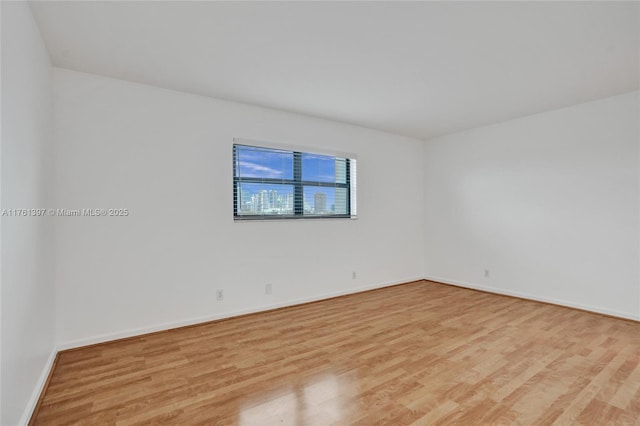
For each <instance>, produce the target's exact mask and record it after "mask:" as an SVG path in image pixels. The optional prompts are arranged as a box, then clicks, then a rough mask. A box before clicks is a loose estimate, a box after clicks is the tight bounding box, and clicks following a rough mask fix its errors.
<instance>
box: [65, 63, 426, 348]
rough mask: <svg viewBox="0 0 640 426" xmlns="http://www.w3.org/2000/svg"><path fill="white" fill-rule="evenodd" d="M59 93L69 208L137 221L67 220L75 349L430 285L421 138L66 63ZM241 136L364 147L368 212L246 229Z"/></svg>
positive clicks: (68, 321)
mask: <svg viewBox="0 0 640 426" xmlns="http://www.w3.org/2000/svg"><path fill="white" fill-rule="evenodd" d="M54 93H55V94H54V98H55V110H56V140H57V142H56V143H57V145H56V169H57V176H56V179H55V184H56V191H57V193H56V197H57V199H56V203H57V207H59V208H69V209H73V208H98V207H100V208H102V207H103V208H110V207H113V208H128V209H130V211H131V215H130V216H129V217H124V218H111V217H106V218H90V217H81V218H78V217H66V218H57V220H56V231H57V234H56V235H57V237H56V256H57V275H56V283H57V284H56V288H57V294H56V297H57V299H56V300H57V330H58V333H59V334H58V335H59V339H60V340H59V341H60V343H61V344H62V347H67V346H74V345H78V344H85V343H90V342H94V341H100V340H106V339H110V338H114V337H119V336H124V335H129V334H132V333H135V332H140V331H149V330H153V329H159V328H162V327H163V326H166V325H177V324H182V323H188V322H194V321H200V320H204V319H207V318H216V317H222V316H228V315H231V314H234V313H239V312H248V311H254V310H258V309H262V308H266V307H270V306H279V305H285V304H291V303H295V302H298V301H304V300H311V299H317V298H322V297H325V296H328V295H335V294H343V293H348V292H354V291H356V290H358V289H364V288H371V287H376V286H381V285H385V284H389V283H399V282H405V281H409V280H413V279H418V278H421V277H422V275H423V268H422V261H423V245H422V221H423V214H422V143H421V142H419V141H416V140H412V139H407V138H403V137H398V136H393V135H389V134H385V133H381V132H377V131H372V130H367V129H363V128H358V127H354V126H349V125H345V124H339V123H335V122H330V121H325V120H319V119H314V118H309V117H304V116H299V115H293V114H288V113H284V112H278V111H274V110H268V109H262V108H257V107H251V106H247V105H242V104H236V103H230V102H224V101H219V100H214V99H210V98H205V97H198V96H194V95H189V94H185V93H180V92H173V91H168V90H163V89H158V88H154V87H150V86H144V85H140V84H133V83H127V82H124V81H119V80H113V79H107V78H103V77H98V76H93V75H88V74H82V73H76V72H72V71H67V70H62V69H54ZM234 137H242V138H250V139H259V140H264V141H271V142H275V143H279V144H288V145H298V146H303V147H308V148H309V149H313V148H325V149H329V150H339V151H343V152H353V153H356V154H357V155H358V185H359V186H358V213H359V218H358V219H357V220H348V219H341V220H335V219H334V220H306V221H305V220H295V221H269V222H246V221H245V222H238V223H235V222H234V221H233V213H232V212H233V210H232V196H233V194H232V164H231V158H232V143H233V138H234ZM352 271H356V272H357V279H356V280H353V279H352V277H351V273H352ZM266 283H271V284H273V294H272V295H265V294H264V286H265V284H266ZM216 289H224V292H225V300H224V301H222V302H217V301H216V297H215V291H216Z"/></svg>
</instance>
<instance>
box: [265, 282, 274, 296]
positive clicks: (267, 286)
mask: <svg viewBox="0 0 640 426" xmlns="http://www.w3.org/2000/svg"><path fill="white" fill-rule="evenodd" d="M271 290H272V286H271V284H266V285H265V286H264V294H271Z"/></svg>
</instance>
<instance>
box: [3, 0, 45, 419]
mask: <svg viewBox="0 0 640 426" xmlns="http://www.w3.org/2000/svg"><path fill="white" fill-rule="evenodd" d="M1 7H2V190H1V193H2V195H1V204H2V209H14V208H43V207H46V206H47V205H48V204H49V202H50V197H51V191H50V187H49V185H50V182H51V176H50V169H51V158H50V150H51V147H52V139H53V138H52V129H53V126H52V100H51V65H50V62H49V55H48V53H47V51H46V49H45V47H44V44H43V41H42V39H41V37H40V33H39V31H38V28H37V27H36V24H35V22H34V20H33V17H32V16H31V12H30V10H29V7H28V5H27V3H24V2H2V5H1ZM50 225H51V221H50V220H49V219H47V218H38V217H7V216H3V217H2V245H1V259H2V273H1V275H0V279H1V284H2V288H1V296H2V302H1V312H2V313H1V317H2V327H1V328H2V346H1V347H2V362H1V364H2V368H1V373H0V374H1V381H2V385H1V393H2V397H1V404H2V414H1V417H0V424H2V425H15V424H18V423H20V422H21V418H22V421H25V420H27V417H28V415H29V414H30V412H31V409H32V408H33V405H34V403H35V402H36V398H37V396H38V393H39V390H40V387H41V386H42V382H43V380H44V377H45V376H46V373H47V372H48V367H49V365H50V363H51V359H52V358H51V354H52V351H53V349H54V319H55V318H54V306H53V299H54V295H53V290H54V287H53V259H52V253H51V247H52V243H51V239H52V234H51V228H52V227H51V226H50Z"/></svg>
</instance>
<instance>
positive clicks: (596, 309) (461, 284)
mask: <svg viewBox="0 0 640 426" xmlns="http://www.w3.org/2000/svg"><path fill="white" fill-rule="evenodd" d="M424 279H425V280H428V281H435V282H439V283H442V284H450V285H454V286H457V287H464V288H469V289H473V290H481V291H486V292H488V293H495V294H501V295H503V296H514V297H519V298H522V299H528V300H533V301H536V302H545V303H551V304H554V305H560V306H566V307H568V308H575V309H581V310H584V311H590V312H595V313H598V314H604V315H610V316H613V317H618V318H624V319H630V320H634V321H640V314H633V313H628V312H620V311H615V310H612V309H606V308H599V307H595V306H589V305H582V304H580V303H575V302H569V301H566V300H560V299H554V298H549V297H542V296H537V295H534V294H530V293H522V292H519V291H512V290H505V289H501V288H496V287H490V286H484V285H478V284H474V283H469V282H465V281H458V280H452V279H449V278H442V277H434V276H426V277H424Z"/></svg>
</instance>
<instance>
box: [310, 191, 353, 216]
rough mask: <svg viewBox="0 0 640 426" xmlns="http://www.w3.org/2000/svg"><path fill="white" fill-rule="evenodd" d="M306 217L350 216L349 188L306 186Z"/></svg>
mask: <svg viewBox="0 0 640 426" xmlns="http://www.w3.org/2000/svg"><path fill="white" fill-rule="evenodd" d="M303 196H304V214H305V215H336V214H340V215H344V214H348V210H349V201H348V199H347V198H348V190H347V188H332V187H324V186H311V185H306V186H305V187H304V188H303Z"/></svg>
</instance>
